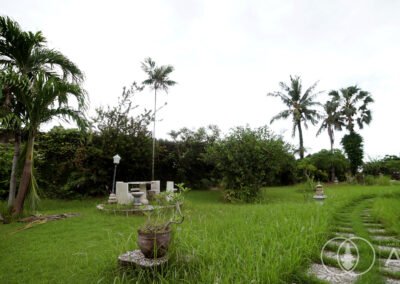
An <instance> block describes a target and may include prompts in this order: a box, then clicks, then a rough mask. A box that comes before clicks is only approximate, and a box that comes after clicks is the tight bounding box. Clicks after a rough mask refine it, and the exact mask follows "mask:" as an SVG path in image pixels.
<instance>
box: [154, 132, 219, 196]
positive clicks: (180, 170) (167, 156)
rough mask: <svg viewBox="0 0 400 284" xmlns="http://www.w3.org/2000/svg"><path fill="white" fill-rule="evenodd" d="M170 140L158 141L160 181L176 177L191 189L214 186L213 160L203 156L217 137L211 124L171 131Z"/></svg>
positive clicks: (157, 174) (215, 178) (158, 172)
mask: <svg viewBox="0 0 400 284" xmlns="http://www.w3.org/2000/svg"><path fill="white" fill-rule="evenodd" d="M169 135H170V136H171V138H172V141H168V140H161V141H159V144H160V151H159V155H158V159H159V160H158V161H157V163H156V164H157V167H156V176H157V177H158V178H160V179H161V180H170V179H172V180H177V181H179V182H184V183H185V184H188V186H190V187H191V188H194V189H208V188H210V187H211V186H215V185H216V183H217V182H218V178H219V175H218V173H216V171H215V161H214V160H212V159H207V157H206V155H205V154H206V151H207V148H208V147H211V146H212V145H213V144H214V143H216V141H217V140H218V139H219V135H220V130H219V129H218V127H217V126H215V125H209V126H207V127H200V128H199V129H197V130H190V129H188V128H182V129H180V130H178V131H171V132H170V133H169Z"/></svg>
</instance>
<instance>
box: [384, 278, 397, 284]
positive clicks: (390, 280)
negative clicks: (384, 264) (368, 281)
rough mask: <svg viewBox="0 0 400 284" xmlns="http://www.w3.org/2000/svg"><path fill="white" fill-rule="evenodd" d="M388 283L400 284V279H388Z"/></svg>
mask: <svg viewBox="0 0 400 284" xmlns="http://www.w3.org/2000/svg"><path fill="white" fill-rule="evenodd" d="M386 283H389V284H400V279H393V278H386Z"/></svg>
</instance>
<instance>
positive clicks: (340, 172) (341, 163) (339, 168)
mask: <svg viewBox="0 0 400 284" xmlns="http://www.w3.org/2000/svg"><path fill="white" fill-rule="evenodd" d="M309 159H310V162H311V164H312V165H314V166H315V167H316V168H317V169H318V170H321V171H323V172H325V173H327V174H328V175H329V178H330V180H332V178H334V177H337V178H338V179H339V180H340V181H344V180H346V173H347V172H348V170H349V168H350V165H349V161H348V160H347V159H346V157H345V156H344V154H343V153H342V151H341V150H339V149H332V150H326V149H323V150H321V151H319V152H317V153H315V154H312V155H311V156H310V157H309ZM332 168H333V169H334V171H332ZM333 175H335V176H333Z"/></svg>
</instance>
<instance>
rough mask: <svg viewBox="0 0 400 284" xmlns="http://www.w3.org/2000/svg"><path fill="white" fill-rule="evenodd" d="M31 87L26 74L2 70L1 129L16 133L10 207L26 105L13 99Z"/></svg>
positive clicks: (10, 198) (0, 87) (9, 198)
mask: <svg viewBox="0 0 400 284" xmlns="http://www.w3.org/2000/svg"><path fill="white" fill-rule="evenodd" d="M28 88H29V80H28V79H27V77H26V76H23V75H20V74H16V73H14V72H12V71H10V70H9V72H4V71H0V105H3V107H2V108H0V129H2V130H3V131H5V132H8V133H13V134H14V135H15V141H14V155H13V160H12V167H11V178H10V190H9V194H8V207H12V206H13V205H14V201H15V190H16V184H17V176H16V173H17V163H18V159H19V155H20V149H21V140H22V124H23V121H22V117H23V115H24V113H25V112H24V110H25V108H24V106H23V105H22V104H21V103H18V102H17V101H16V100H15V99H11V96H13V95H14V94H15V93H25V92H27V91H28Z"/></svg>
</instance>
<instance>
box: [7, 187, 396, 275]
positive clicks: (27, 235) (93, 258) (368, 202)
mask: <svg viewBox="0 0 400 284" xmlns="http://www.w3.org/2000/svg"><path fill="white" fill-rule="evenodd" d="M324 191H325V194H326V195H328V199H327V200H326V202H325V204H324V205H322V206H321V205H319V204H315V202H305V201H304V197H303V193H302V191H301V188H300V187H273V188H267V189H265V190H264V191H263V198H262V201H261V202H260V203H259V204H226V203H223V202H222V195H221V192H219V191H193V192H189V194H188V195H187V198H186V201H185V205H184V206H185V210H186V217H187V218H186V220H185V222H184V223H183V224H182V225H180V226H177V227H173V230H174V237H173V243H172V245H171V249H170V256H171V259H170V262H169V265H168V267H166V268H165V269H164V270H163V271H160V272H152V271H149V272H143V271H139V272H132V271H130V270H127V269H122V268H120V267H119V266H118V265H117V261H116V260H117V256H118V255H119V254H122V253H124V252H126V251H128V250H133V249H137V248H138V246H137V243H136V241H137V229H138V228H139V227H140V226H141V225H142V224H143V223H144V221H145V219H144V218H145V217H144V216H128V217H126V216H124V215H118V214H110V213H105V212H100V211H98V210H97V209H96V207H95V205H96V204H98V203H102V202H104V200H86V201H59V200H45V201H43V204H42V209H41V213H42V214H57V213H82V214H85V216H81V217H72V218H68V219H65V220H59V221H53V222H48V223H46V224H42V225H38V226H36V227H33V228H30V229H27V230H24V231H21V232H18V233H16V234H13V235H9V232H11V231H14V230H15V229H17V228H19V227H22V226H23V224H20V223H12V224H9V225H0V256H1V257H0V283H151V282H164V283H168V282H186V283H292V282H296V283H313V282H315V283H320V282H319V281H318V280H316V279H313V278H312V277H308V276H307V275H305V273H304V272H305V271H306V270H307V267H308V266H309V265H310V264H311V263H312V262H314V261H317V260H318V257H319V253H320V250H321V248H322V246H323V244H324V243H325V242H326V240H328V238H329V236H330V235H331V233H332V232H334V231H335V230H336V228H337V227H338V226H339V225H344V224H347V223H348V222H350V224H351V226H352V228H353V229H354V230H356V233H357V234H358V233H359V234H360V235H361V234H364V235H365V234H366V231H365V229H364V228H363V227H361V224H360V219H359V217H357V216H358V215H357V214H358V213H359V212H360V211H361V210H362V209H363V208H364V207H365V206H372V210H371V212H372V213H373V216H375V218H377V219H379V220H382V222H383V223H384V224H387V225H388V226H391V230H392V231H395V232H398V231H397V230H399V228H398V226H399V224H398V223H397V222H398V221H396V222H395V221H393V220H392V219H393V218H396V216H397V215H389V213H382V211H381V210H380V209H379V208H381V207H382V206H383V207H385V206H387V205H386V203H385V202H387V203H392V202H393V204H391V205H390V206H393V209H394V208H396V206H397V208H399V207H398V206H399V199H397V196H398V195H397V194H398V193H400V186H374V187H366V186H331V187H326V188H324ZM388 195H390V196H391V197H388ZM371 198H372V199H371ZM396 202H397V203H396ZM341 211H344V214H341V213H339V212H341ZM396 214H398V213H396ZM398 219H399V218H398V216H397V220H398ZM396 226H397V229H396ZM365 236H366V235H365ZM379 277H380V275H379V274H378V272H376V271H375V270H374V271H372V272H371V274H370V275H368V276H366V277H365V281H364V282H362V283H378V282H376V279H380V278H379ZM373 281H375V282H373ZM379 281H380V280H379ZM360 283H361V282H360Z"/></svg>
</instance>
